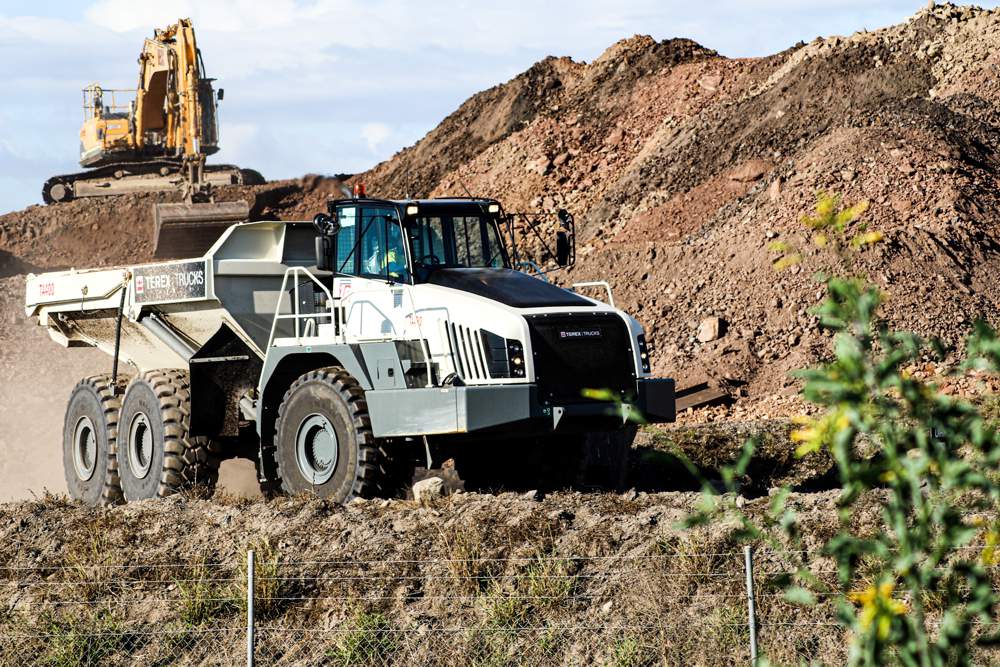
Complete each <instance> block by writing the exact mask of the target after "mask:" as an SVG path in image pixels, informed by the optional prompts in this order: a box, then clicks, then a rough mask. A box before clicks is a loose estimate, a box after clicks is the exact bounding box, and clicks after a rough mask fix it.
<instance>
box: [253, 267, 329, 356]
mask: <svg viewBox="0 0 1000 667" xmlns="http://www.w3.org/2000/svg"><path fill="white" fill-rule="evenodd" d="M299 274H305V277H306V278H308V279H309V280H311V281H312V282H313V283H314V284H316V285H318V286H319V288H320V289H321V290H323V294H325V295H326V304H327V308H328V309H329V311H330V313H329V314H328V315H327V314H323V313H308V314H304V315H303V314H300V313H299V284H301V282H302V281H300V280H298V278H299ZM289 276H292V277H294V278H295V287H294V290H295V297H294V299H293V301H294V305H293V307H292V312H291V313H282V312H281V297H282V295H284V294H285V293H286V291H287V287H288V278H289ZM318 317H329V318H330V322H335V321H336V315H335V313H334V302H333V295H332V294H331V293H330V290H328V289H327V288H326V285H324V284H323V283H321V282H320V281H319V280H317V278H316V276H314V275H313V274H312V272H311V271H309V269H307V268H305V267H302V266H292V267H289V268H287V269H285V275H284V276H282V278H281V289H280V290H279V291H278V303H277V305H276V306H275V308H274V320H273V321H272V322H271V334H270V335H269V336H268V338H267V347H268V348H270V347H273V346H274V335H275V333H276V332H277V329H278V320H294V321H295V344H296V345H300V344H301V339H302V335H300V333H299V321H300V320H303V319H312V318H318ZM308 329H309V328H308V327H306V330H307V331H308Z"/></svg>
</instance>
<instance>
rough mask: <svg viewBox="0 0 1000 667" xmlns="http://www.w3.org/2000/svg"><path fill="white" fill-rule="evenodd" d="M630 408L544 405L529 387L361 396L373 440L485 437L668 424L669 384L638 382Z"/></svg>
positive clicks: (603, 404)
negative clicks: (502, 433) (512, 432)
mask: <svg viewBox="0 0 1000 667" xmlns="http://www.w3.org/2000/svg"><path fill="white" fill-rule="evenodd" d="M636 385H637V386H636V397H637V398H636V402H635V403H634V404H616V403H612V402H601V401H588V402H585V403H571V404H567V405H546V404H544V403H543V402H542V401H541V400H540V398H539V392H538V387H537V386H536V385H534V384H510V385H480V386H466V387H429V388H419V389H381V390H377V389H373V390H369V391H367V392H365V398H366V400H367V403H368V413H369V415H370V416H371V422H372V431H373V432H374V435H375V437H377V438H388V437H401V436H420V435H438V434H448V433H480V432H481V433H488V432H491V431H510V430H512V429H517V430H518V431H521V432H524V433H533V432H537V433H545V432H552V431H557V430H558V431H572V430H608V429H612V428H615V427H620V426H622V425H624V424H625V423H627V422H628V421H633V422H640V423H641V422H645V423H650V424H659V423H664V422H671V421H673V420H674V416H675V408H674V381H673V380H670V379H659V378H658V379H652V378H650V379H640V380H638V381H637V383H636Z"/></svg>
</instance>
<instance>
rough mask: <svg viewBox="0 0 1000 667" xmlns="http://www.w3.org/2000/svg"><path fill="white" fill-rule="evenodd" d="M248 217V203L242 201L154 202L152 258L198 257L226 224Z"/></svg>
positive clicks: (210, 244) (214, 240)
mask: <svg viewBox="0 0 1000 667" xmlns="http://www.w3.org/2000/svg"><path fill="white" fill-rule="evenodd" d="M249 217H250V205H249V204H247V202H245V201H232V202H220V203H218V204H156V205H155V206H154V207H153V222H154V227H155V231H154V233H155V234H156V239H155V245H154V247H153V257H154V258H156V259H178V258H183V257H200V256H201V255H204V254H205V251H207V250H208V249H209V248H211V247H212V244H214V243H215V242H216V241H217V240H218V238H219V236H221V235H222V232H223V231H225V229H226V228H227V227H229V226H230V225H232V224H233V223H234V222H242V221H244V220H246V219H247V218H249Z"/></svg>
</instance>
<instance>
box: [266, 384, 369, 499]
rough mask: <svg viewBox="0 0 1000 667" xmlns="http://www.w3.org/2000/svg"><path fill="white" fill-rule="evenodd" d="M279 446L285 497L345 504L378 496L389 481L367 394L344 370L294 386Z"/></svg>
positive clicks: (281, 419)
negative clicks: (310, 496) (307, 495)
mask: <svg viewBox="0 0 1000 667" xmlns="http://www.w3.org/2000/svg"><path fill="white" fill-rule="evenodd" d="M275 445H276V450H275V459H276V463H277V468H278V477H279V478H280V479H281V488H282V490H283V491H284V492H285V493H289V494H294V493H302V492H308V493H315V494H316V495H318V496H320V497H321V498H329V499H330V500H333V501H334V502H338V503H345V502H347V501H349V500H350V499H352V498H354V497H365V498H368V497H372V496H375V495H377V494H378V493H379V489H380V486H381V482H382V481H383V480H384V479H385V478H386V470H385V466H384V463H385V461H384V458H385V457H384V455H383V453H382V452H381V451H380V450H379V448H378V446H377V444H376V442H375V437H374V436H373V435H372V428H371V420H370V418H369V416H368V404H367V403H366V402H365V393H364V390H362V389H361V387H360V386H359V384H358V381H357V380H355V379H354V378H353V377H352V376H351V375H350V374H349V373H348V372H347V371H345V370H344V369H343V368H340V367H339V366H331V367H328V368H320V369H318V370H315V371H310V372H308V373H306V374H304V375H301V376H299V378H298V379H297V380H295V382H293V383H292V386H291V387H289V388H288V391H287V392H285V396H284V398H283V399H282V401H281V406H280V407H279V408H278V420H277V425H276V434H275Z"/></svg>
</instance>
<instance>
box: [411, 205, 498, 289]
mask: <svg viewBox="0 0 1000 667" xmlns="http://www.w3.org/2000/svg"><path fill="white" fill-rule="evenodd" d="M406 229H407V234H408V235H409V237H410V247H411V248H412V250H413V264H414V269H415V272H416V271H421V272H422V273H425V274H426V272H427V271H430V270H433V269H434V268H435V267H440V266H445V267H470V268H471V267H480V268H497V269H499V268H504V267H506V266H507V258H506V255H505V253H504V249H503V244H502V242H501V241H500V235H499V233H498V230H497V226H496V223H495V222H494V219H493V218H492V217H491V216H487V215H480V214H477V213H471V214H470V213H468V212H466V211H463V212H460V213H456V214H454V215H447V214H438V213H435V214H434V215H421V216H415V217H413V218H410V219H409V220H408V221H407V225H406Z"/></svg>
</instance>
